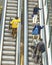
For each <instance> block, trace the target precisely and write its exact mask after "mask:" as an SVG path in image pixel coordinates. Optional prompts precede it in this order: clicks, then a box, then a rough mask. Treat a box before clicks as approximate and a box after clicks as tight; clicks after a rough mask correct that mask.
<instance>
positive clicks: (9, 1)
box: [8, 0, 18, 4]
mask: <svg viewBox="0 0 52 65" xmlns="http://www.w3.org/2000/svg"><path fill="white" fill-rule="evenodd" d="M8 3H11V4H12V3H15V4H17V3H18V1H15V0H14V1H11V0H8Z"/></svg>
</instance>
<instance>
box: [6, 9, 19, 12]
mask: <svg viewBox="0 0 52 65" xmlns="http://www.w3.org/2000/svg"><path fill="white" fill-rule="evenodd" d="M17 10H18V9H17ZM17 10H16V9H13V10H12V9H9V10H8V9H7V12H17Z"/></svg>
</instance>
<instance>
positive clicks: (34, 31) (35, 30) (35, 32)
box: [32, 26, 38, 35]
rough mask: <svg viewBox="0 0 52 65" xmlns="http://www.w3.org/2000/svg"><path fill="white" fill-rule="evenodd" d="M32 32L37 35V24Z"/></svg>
mask: <svg viewBox="0 0 52 65" xmlns="http://www.w3.org/2000/svg"><path fill="white" fill-rule="evenodd" d="M32 34H33V35H37V34H38V27H37V26H35V27H34V28H33V31H32Z"/></svg>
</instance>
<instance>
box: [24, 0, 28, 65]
mask: <svg viewBox="0 0 52 65" xmlns="http://www.w3.org/2000/svg"><path fill="white" fill-rule="evenodd" d="M27 1H28V0H24V65H28V62H27V61H28V56H27V53H28V51H27V50H28V16H27Z"/></svg>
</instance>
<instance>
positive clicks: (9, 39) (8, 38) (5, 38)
mask: <svg viewBox="0 0 52 65" xmlns="http://www.w3.org/2000/svg"><path fill="white" fill-rule="evenodd" d="M4 41H11V42H12V41H13V42H15V41H16V39H14V38H13V37H12V38H11V37H4Z"/></svg>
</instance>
